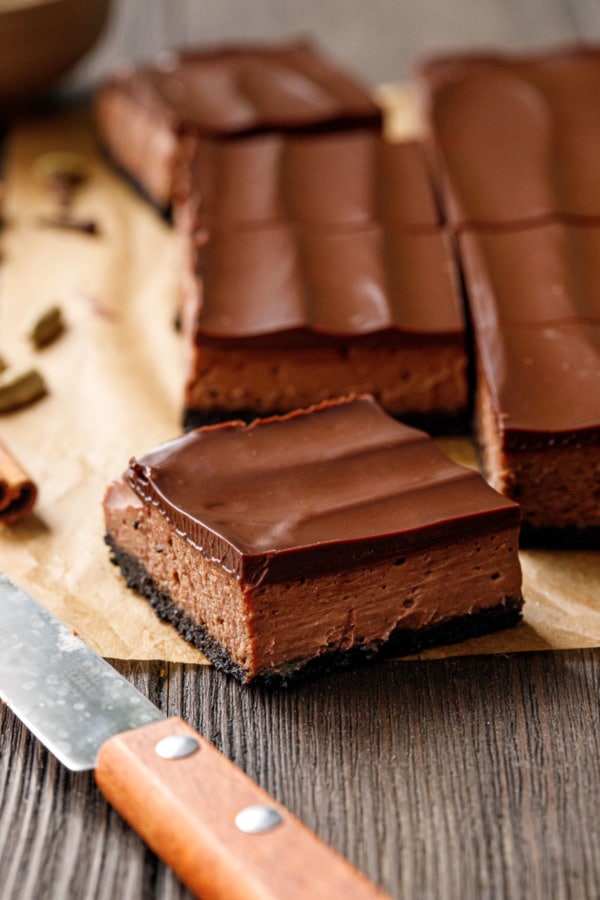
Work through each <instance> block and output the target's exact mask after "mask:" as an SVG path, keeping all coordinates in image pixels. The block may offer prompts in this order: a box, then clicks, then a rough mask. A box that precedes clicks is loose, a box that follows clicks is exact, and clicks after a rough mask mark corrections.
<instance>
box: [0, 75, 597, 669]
mask: <svg viewBox="0 0 600 900" xmlns="http://www.w3.org/2000/svg"><path fill="white" fill-rule="evenodd" d="M380 96H381V99H382V101H383V102H384V104H385V105H390V104H391V105H392V106H394V108H395V110H396V113H397V118H396V120H395V122H396V125H395V131H396V134H404V133H407V134H408V133H412V132H413V131H414V129H415V127H417V126H418V122H416V120H415V118H414V114H413V106H412V100H411V98H410V97H407V95H406V93H405V91H404V90H403V89H401V90H400V91H399V93H397V94H395V93H394V90H393V89H385V90H382V93H381V95H380ZM57 150H61V151H62V150H69V151H75V152H78V153H82V154H83V155H84V156H85V157H86V160H87V164H88V166H89V169H90V178H89V180H88V181H87V183H86V184H85V185H84V186H83V188H82V189H81V191H80V192H79V194H78V196H77V199H76V204H75V207H74V212H76V213H78V214H81V216H82V217H83V216H85V217H86V218H93V219H95V220H96V221H97V223H98V225H99V226H100V228H101V234H100V235H99V236H97V237H90V236H86V235H81V234H77V233H71V232H65V231H60V230H56V229H51V228H47V227H43V226H41V225H40V224H39V222H38V218H39V217H40V216H43V215H44V214H47V213H49V212H51V210H52V209H53V201H52V198H51V197H50V195H49V193H48V191H47V188H46V187H45V186H44V183H43V182H42V181H41V180H40V179H39V178H37V177H36V175H35V165H34V163H35V160H36V159H37V158H38V157H39V156H40V155H41V154H44V153H47V152H51V151H57ZM6 187H7V196H6V204H5V214H6V218H7V220H8V224H7V227H6V228H5V229H4V231H3V232H2V233H1V234H0V248H1V249H2V251H3V257H4V259H3V263H2V264H0V353H2V355H4V356H5V357H6V358H7V359H8V361H10V362H12V363H16V362H23V361H25V362H33V363H34V364H35V365H36V366H37V367H38V368H39V369H40V371H41V372H42V373H43V374H44V376H45V378H46V380H47V382H48V386H49V394H48V396H47V397H45V398H44V399H43V400H41V401H40V402H38V403H36V404H35V405H33V406H32V407H30V408H28V409H24V410H21V411H19V412H14V413H11V414H7V415H3V416H0V437H1V438H2V439H3V440H4V442H5V443H6V444H7V446H8V447H9V448H10V449H11V450H12V452H13V453H14V454H15V455H16V456H17V457H18V459H19V460H20V462H21V463H22V464H23V466H24V467H25V468H26V469H27V470H28V471H29V473H30V475H31V476H32V477H33V478H34V479H35V480H36V482H37V483H38V486H39V489H40V496H39V500H38V503H37V506H36V510H35V515H34V516H33V517H31V518H30V519H28V520H27V521H25V522H23V523H21V524H19V525H17V526H13V527H10V528H9V527H2V526H0V569H1V570H2V571H4V572H5V573H6V574H7V575H9V576H10V577H11V578H13V579H14V580H15V581H16V582H18V583H19V584H21V585H22V586H23V587H24V588H26V589H27V590H29V591H30V592H31V593H32V594H33V595H34V596H35V597H37V599H39V600H40V601H41V602H43V603H45V604H46V605H47V606H48V607H50V608H51V609H52V610H53V611H54V612H56V614H57V615H58V616H59V617H61V618H62V619H63V620H64V621H65V622H67V624H69V625H70V626H71V627H72V628H73V629H75V630H76V631H77V632H78V633H79V634H80V635H81V636H82V637H83V639H84V640H86V641H87V642H88V643H89V644H91V645H92V646H93V647H94V648H95V649H96V650H98V651H99V652H100V653H101V654H102V655H104V656H106V657H111V658H115V659H119V658H122V659H139V660H143V659H164V660H170V661H181V662H204V661H205V660H204V657H203V656H202V655H201V654H200V653H198V652H197V651H195V650H194V649H193V648H192V647H190V646H189V645H188V644H187V643H186V642H185V641H183V640H182V639H181V638H180V637H179V636H178V635H177V634H176V632H175V631H174V629H172V628H171V627H170V626H168V625H165V624H163V623H161V622H159V621H158V620H157V619H156V618H155V616H154V614H153V613H152V612H151V610H150V607H149V605H148V604H147V602H146V601H145V600H143V599H141V598H139V597H138V596H137V595H136V594H135V593H134V592H132V591H130V590H128V589H127V588H126V587H125V585H124V582H123V581H122V579H121V577H120V575H119V573H118V570H117V569H116V568H115V567H114V566H112V565H111V563H110V561H109V553H108V549H107V547H106V546H105V545H104V543H103V533H104V529H103V520H102V508H101V507H102V498H103V495H104V491H105V489H106V486H107V485H108V483H109V482H110V481H111V480H112V479H113V478H115V477H117V476H118V475H119V474H120V473H121V472H122V471H123V470H124V468H125V467H126V465H127V463H128V460H129V458H130V457H131V456H132V455H134V454H135V455H140V454H142V453H144V452H145V451H147V450H149V449H151V448H152V447H153V446H155V445H156V444H157V443H159V442H161V441H164V440H167V439H169V438H171V437H173V436H175V435H176V434H178V433H180V427H179V413H180V404H181V395H182V384H183V365H182V363H183V348H182V346H181V342H180V339H179V336H178V335H177V334H176V332H175V331H174V328H173V319H174V310H175V308H176V305H177V294H178V257H179V253H178V247H177V242H176V240H175V237H174V235H173V233H172V231H171V229H170V228H169V226H167V225H166V224H165V223H164V222H163V221H162V219H161V218H160V216H159V215H158V214H157V213H156V212H155V211H154V210H153V209H152V207H150V206H149V205H148V204H147V203H146V202H145V201H144V200H142V199H141V198H140V197H139V196H138V195H137V194H136V193H135V191H134V190H133V189H132V188H131V187H130V186H129V185H128V183H127V182H126V181H125V180H123V179H122V178H121V177H119V176H118V175H117V174H116V173H115V172H114V171H113V170H112V169H111V168H110V166H109V165H108V164H107V163H106V162H105V161H104V160H103V159H102V157H101V155H100V154H99V152H98V150H97V147H96V144H95V139H94V136H93V129H92V126H91V122H90V119H89V116H88V114H87V113H85V112H81V111H77V112H73V111H70V112H62V113H60V114H54V115H53V116H51V117H48V118H46V119H44V120H37V121H32V122H28V123H23V124H21V125H20V126H18V127H16V128H15V130H14V131H13V133H12V136H11V139H10V143H9V148H8V153H7V160H6ZM56 302H57V303H59V304H60V305H61V306H62V308H63V311H64V314H65V318H66V320H67V331H66V332H65V334H64V335H63V336H62V337H61V338H60V339H59V340H58V341H57V342H56V343H55V344H53V345H52V346H50V347H48V348H46V349H45V350H42V351H38V352H36V351H34V350H33V349H32V348H31V346H30V345H29V343H28V341H27V340H26V338H25V334H26V332H27V330H28V328H29V326H30V325H31V322H32V320H33V319H34V318H35V315H36V313H37V312H38V311H40V310H41V309H44V308H46V307H47V306H49V305H50V304H51V303H56ZM440 443H441V445H442V447H443V448H444V449H445V450H447V451H448V452H449V453H450V454H451V455H452V456H453V457H454V458H455V459H457V461H459V462H465V463H466V464H471V465H474V452H473V448H472V446H471V444H470V442H469V441H468V440H467V439H464V440H463V439H458V440H456V439H455V440H449V439H447V440H441V441H440ZM521 559H522V565H523V572H524V583H525V589H524V593H525V597H526V604H525V619H524V622H523V624H522V625H520V626H519V627H518V628H516V629H511V630H507V631H504V632H500V633H498V634H496V635H493V636H489V637H482V638H478V639H476V640H472V641H469V642H466V643H463V644H460V645H455V646H454V647H450V648H439V649H436V650H434V651H430V652H428V653H427V654H422V656H436V657H441V656H448V655H462V654H472V653H506V652H512V651H516V650H541V649H548V648H569V647H570V648H575V647H590V646H598V645H600V554H598V553H590V552H588V553H583V552H582V553H574V552H569V553H567V552H553V553H550V552H548V553H545V552H527V553H523V554H522V557H521Z"/></svg>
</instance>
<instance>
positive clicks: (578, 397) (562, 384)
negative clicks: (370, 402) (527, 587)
mask: <svg viewBox="0 0 600 900" xmlns="http://www.w3.org/2000/svg"><path fill="white" fill-rule="evenodd" d="M459 246H460V253H461V259H462V262H463V267H464V272H465V281H466V284H467V288H468V293H469V297H470V306H471V314H472V318H473V325H474V333H475V344H476V350H477V370H478V379H477V392H476V402H475V419H476V429H477V436H478V441H479V444H480V447H481V456H482V462H483V466H484V471H485V473H486V475H487V477H488V479H489V481H490V483H491V484H492V485H493V486H494V487H495V488H496V489H497V490H499V491H502V492H503V493H505V494H506V495H507V496H509V497H512V498H514V499H515V500H517V501H518V502H519V504H520V506H521V511H522V518H523V537H524V538H525V539H530V540H532V539H533V540H536V541H538V542H539V541H543V542H544V543H549V542H550V543H555V542H556V543H562V544H564V543H565V542H566V541H567V540H570V541H572V542H574V543H576V544H585V545H589V546H591V547H598V546H600V295H599V293H598V283H599V276H600V227H598V226H593V225H587V226H586V225H574V224H566V223H563V222H560V221H554V222H549V223H547V224H544V225H538V226H535V227H529V228H522V229H511V230H509V231H499V232H493V231H484V230H479V231H464V232H462V233H461V235H460V238H459Z"/></svg>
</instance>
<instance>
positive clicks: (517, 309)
mask: <svg viewBox="0 0 600 900" xmlns="http://www.w3.org/2000/svg"><path fill="white" fill-rule="evenodd" d="M458 246H459V250H460V259H461V262H462V266H463V271H464V274H465V281H466V284H467V289H468V295H469V305H470V309H471V314H472V316H473V320H474V324H475V327H476V328H478V329H479V328H484V327H485V328H491V327H493V326H495V325H548V324H562V325H565V324H569V323H577V322H582V323H583V322H588V323H589V324H594V323H595V324H597V325H600V290H599V289H598V287H599V285H600V227H598V226H596V225H575V224H573V223H570V222H559V221H554V222H548V223H545V224H541V225H536V226H532V227H526V228H511V229H510V230H504V229H502V230H500V231H492V230H489V229H479V230H477V231H473V230H468V231H464V232H462V233H461V234H460V235H459V236H458ZM556 352H557V356H558V355H560V348H559V347H557V350H556ZM599 418H600V415H599Z"/></svg>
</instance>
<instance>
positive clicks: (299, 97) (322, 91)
mask: <svg viewBox="0 0 600 900" xmlns="http://www.w3.org/2000/svg"><path fill="white" fill-rule="evenodd" d="M96 119H97V124H98V131H99V134H100V137H101V139H102V141H103V143H104V146H105V147H106V149H107V150H108V152H109V153H110V155H111V156H112V158H113V159H114V160H115V161H116V162H117V163H118V164H119V165H120V166H121V168H122V169H123V170H124V171H125V172H127V174H128V175H130V176H131V178H132V179H133V180H134V181H135V182H136V183H137V184H138V185H139V186H140V187H141V188H142V189H143V190H144V192H145V193H146V194H147V195H148V196H149V197H150V198H151V199H152V200H153V201H154V202H155V203H156V204H157V205H158V206H159V207H162V208H167V207H169V205H170V203H171V200H172V193H173V186H174V180H175V177H176V173H177V171H178V168H179V167H180V165H181V164H182V161H183V160H184V159H185V155H186V140H187V139H188V138H189V137H195V136H204V137H211V138H216V137H219V136H220V137H223V136H233V135H239V134H249V133H256V132H260V131H267V130H278V131H285V130H296V131H298V130H315V129H331V128H352V127H356V126H359V125H367V124H368V125H371V126H373V127H375V128H379V127H380V124H381V113H380V111H379V110H378V108H377V107H376V106H375V104H374V103H373V101H372V100H371V98H370V96H369V94H368V92H367V91H366V89H365V88H364V87H363V86H362V85H361V84H360V83H359V82H358V81H356V80H355V79H354V78H353V77H352V76H350V75H348V74H347V73H346V72H344V71H343V70H342V69H340V67H339V66H337V65H336V64H335V63H334V62H332V61H331V60H329V59H327V58H326V57H325V56H324V55H323V54H322V53H320V52H319V51H318V50H317V49H316V48H315V47H314V46H312V45H311V44H310V43H308V42H306V41H295V42H293V43H286V44H279V45H276V44H274V45H261V44H254V45H253V44H248V45H239V46H234V45H231V46H223V47H214V48H203V49H197V50H188V51H185V52H180V53H172V54H169V55H168V56H166V57H164V58H163V59H162V60H159V61H158V62H156V63H155V64H154V65H147V66H144V67H140V68H138V69H131V70H129V71H124V72H121V73H119V74H116V75H115V76H114V77H112V78H111V79H109V80H108V81H107V82H106V84H105V85H103V87H102V88H101V89H100V91H99V92H98V95H97V98H96Z"/></svg>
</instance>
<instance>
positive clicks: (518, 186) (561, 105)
mask: <svg viewBox="0 0 600 900" xmlns="http://www.w3.org/2000/svg"><path fill="white" fill-rule="evenodd" d="M419 75H420V79H421V83H422V84H423V85H424V88H425V91H424V95H425V102H426V106H427V113H428V120H429V123H430V143H431V147H432V150H433V154H432V155H433V158H434V160H435V163H436V167H437V169H438V171H439V180H440V191H441V195H442V200H443V206H444V209H445V212H446V215H447V217H448V220H449V222H450V223H451V224H452V226H453V227H455V228H462V227H464V226H471V227H474V226H487V225H498V226H499V225H504V226H508V225H510V226H513V225H523V224H526V223H532V222H538V221H540V220H542V219H544V218H547V217H548V216H556V215H558V216H564V217H567V218H573V219H576V220H580V221H581V220H583V221H585V220H590V219H592V220H593V219H596V220H599V219H600V180H599V179H598V175H597V168H598V164H597V160H598V157H599V156H600V114H599V102H598V97H600V50H598V48H586V47H573V48H570V49H565V50H561V51H556V52H554V53H546V54H540V55H537V56H536V55H530V56H519V55H515V56H509V55H505V54H504V55H503V54H488V55H476V54H474V55H457V56H449V57H442V58H438V59H433V60H430V61H429V62H428V63H425V64H424V65H423V66H422V67H421V68H420V71H419Z"/></svg>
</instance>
